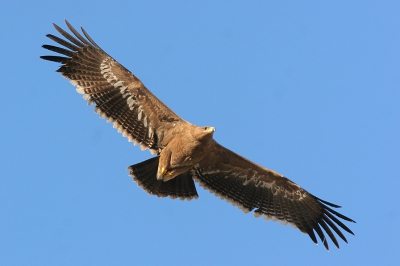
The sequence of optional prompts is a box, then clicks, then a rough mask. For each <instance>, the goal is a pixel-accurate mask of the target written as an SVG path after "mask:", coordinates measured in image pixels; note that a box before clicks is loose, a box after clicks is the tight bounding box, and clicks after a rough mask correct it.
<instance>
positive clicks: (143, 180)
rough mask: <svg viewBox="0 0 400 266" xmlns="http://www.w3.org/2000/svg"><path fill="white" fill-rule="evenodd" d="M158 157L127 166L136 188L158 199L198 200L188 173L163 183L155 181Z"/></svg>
mask: <svg viewBox="0 0 400 266" xmlns="http://www.w3.org/2000/svg"><path fill="white" fill-rule="evenodd" d="M158 160H159V157H154V158H151V159H148V160H146V161H143V162H141V163H138V164H134V165H131V166H129V167H128V168H127V169H128V171H129V172H130V173H129V175H130V176H131V177H133V181H135V182H136V183H137V184H138V186H140V187H142V188H143V189H144V190H145V191H146V192H147V193H149V194H151V195H156V196H158V197H161V198H164V197H167V196H168V197H170V198H172V199H175V198H180V199H181V200H184V199H188V200H191V199H193V198H196V199H197V198H198V197H199V196H198V195H197V191H196V187H195V185H194V181H193V178H192V176H191V174H190V171H188V172H186V173H184V174H181V175H178V176H177V177H175V178H173V179H171V180H168V181H167V182H164V181H162V180H157V178H156V176H157V168H158Z"/></svg>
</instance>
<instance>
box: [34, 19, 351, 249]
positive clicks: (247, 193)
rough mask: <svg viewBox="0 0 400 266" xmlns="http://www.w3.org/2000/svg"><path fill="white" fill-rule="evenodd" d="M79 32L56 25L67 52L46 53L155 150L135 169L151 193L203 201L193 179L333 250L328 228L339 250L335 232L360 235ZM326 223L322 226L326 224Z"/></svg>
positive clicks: (104, 111) (125, 129)
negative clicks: (179, 111) (188, 117)
mask: <svg viewBox="0 0 400 266" xmlns="http://www.w3.org/2000/svg"><path fill="white" fill-rule="evenodd" d="M66 23H67V26H68V28H69V29H70V30H71V32H72V33H73V35H74V36H72V35H70V34H69V33H67V32H66V31H64V30H63V29H61V28H60V27H58V26H57V25H55V24H54V27H55V28H56V30H57V31H58V32H59V33H61V35H62V36H64V38H65V39H67V40H64V39H61V38H59V37H56V36H54V35H51V34H48V35H47V37H49V38H50V39H52V40H53V41H55V42H57V43H59V44H60V45H62V46H64V47H65V48H67V49H64V48H60V47H56V46H51V45H43V48H46V49H48V50H51V51H54V52H56V53H59V54H62V55H64V56H65V57H64V56H41V58H43V59H46V60H50V61H54V62H58V63H61V64H62V66H61V67H60V68H59V69H58V70H57V71H58V72H61V74H62V76H64V77H65V78H67V79H68V80H69V81H70V82H71V83H72V84H73V85H74V86H77V89H76V90H77V91H78V92H79V93H81V94H83V98H84V99H86V100H88V104H89V105H91V104H93V103H94V104H95V112H96V113H98V114H100V117H102V118H107V122H113V123H114V127H115V128H117V129H118V131H119V132H121V133H122V135H123V136H125V137H128V139H129V141H133V142H134V144H135V145H136V144H140V147H141V149H142V150H144V149H150V152H152V153H155V154H156V157H153V158H151V159H149V160H146V161H144V162H141V163H138V164H135V165H132V166H130V167H128V170H129V171H130V175H131V176H132V177H133V180H134V181H136V182H137V184H138V185H139V186H140V187H142V188H143V189H144V190H145V191H147V192H148V193H149V194H152V195H156V196H159V197H167V196H168V197H171V198H180V199H188V200H190V199H193V198H197V197H198V195H197V191H196V187H195V185H194V181H193V180H196V181H197V182H199V183H200V185H201V186H203V187H204V188H205V189H208V190H210V191H211V192H212V193H214V194H216V195H217V196H219V197H221V198H222V199H225V200H227V201H228V202H231V203H232V204H233V205H236V206H238V207H239V208H240V209H242V210H243V211H244V212H250V211H253V210H254V215H255V216H256V217H259V216H263V217H264V218H265V219H267V220H268V219H271V220H273V221H276V220H278V221H280V222H282V223H284V224H287V223H289V224H290V225H292V226H293V227H295V228H298V229H299V230H300V231H301V232H303V233H306V234H308V235H309V236H310V238H311V239H312V240H313V241H314V243H318V242H317V238H316V237H315V234H314V231H315V232H316V233H317V234H318V236H319V237H320V239H321V241H322V242H323V243H324V246H325V247H326V249H329V248H328V242H327V239H326V237H325V234H324V231H325V233H326V234H328V236H329V238H330V239H331V240H332V241H333V243H334V244H335V245H336V246H337V247H338V248H339V244H338V241H337V240H336V237H335V235H334V234H333V232H332V230H333V231H334V232H335V233H336V234H337V235H338V236H339V237H340V238H342V239H343V240H344V241H345V242H346V243H347V240H346V238H345V236H344V235H343V233H342V232H341V231H340V229H339V228H342V229H344V230H345V231H347V232H348V233H350V234H353V232H352V231H351V230H350V229H349V228H348V227H347V226H346V225H344V224H343V223H342V222H341V221H340V220H339V218H340V219H343V220H346V221H349V222H354V221H353V220H352V219H350V218H348V217H346V216H344V215H342V214H340V213H338V212H336V211H334V210H333V209H332V208H330V207H333V208H339V206H337V205H334V204H332V203H329V202H326V201H323V200H321V199H319V198H317V197H315V196H313V195H312V194H310V193H308V192H307V191H306V190H304V189H302V188H301V187H300V186H298V185H297V184H295V183H294V182H292V181H290V180H289V179H287V178H286V177H284V176H282V175H281V174H278V173H277V172H275V171H272V170H270V169H267V168H264V167H262V166H259V165H257V164H255V163H253V162H251V161H249V160H247V159H246V158H243V157H241V156H240V155H237V154H235V153H234V152H232V151H230V150H228V149H226V148H224V147H223V146H221V145H219V144H218V143H217V142H216V141H215V140H214V139H213V133H214V131H215V129H214V128H213V127H198V126H195V125H193V124H190V123H189V122H187V121H185V120H183V119H181V118H180V117H179V116H178V115H176V114H175V113H174V112H173V111H171V110H170V109H169V108H168V107H167V106H166V105H164V104H163V103H162V102H161V101H160V100H158V99H157V98H156V97H155V96H154V95H153V94H152V93H151V92H150V91H149V90H148V89H147V88H146V87H145V86H144V85H143V83H142V82H141V81H140V80H139V79H138V78H136V77H135V76H134V75H133V74H132V73H131V72H129V70H127V69H126V68H124V67H123V66H122V65H120V64H119V63H118V62H117V61H115V60H114V59H113V58H112V57H110V56H109V55H108V54H107V53H105V52H104V51H103V50H102V49H101V48H100V47H99V46H98V45H97V44H96V43H95V42H94V41H93V40H92V39H91V38H90V37H89V35H88V34H87V33H86V31H85V30H84V29H83V28H82V32H83V34H84V35H85V37H86V38H84V37H83V36H81V35H80V34H79V33H78V32H77V31H76V30H75V29H74V28H73V27H72V26H71V25H70V24H69V23H68V22H67V21H66ZM321 227H322V228H321Z"/></svg>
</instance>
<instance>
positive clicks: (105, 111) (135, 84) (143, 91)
mask: <svg viewBox="0 0 400 266" xmlns="http://www.w3.org/2000/svg"><path fill="white" fill-rule="evenodd" d="M65 22H66V23H67V26H68V28H69V29H70V30H71V32H72V33H73V35H75V36H72V35H70V34H69V33H67V32H66V31H64V30H63V29H61V28H60V27H58V26H57V25H55V24H54V27H55V28H56V30H57V31H58V32H59V33H60V34H61V35H62V36H64V38H65V39H66V40H64V39H62V38H59V37H56V36H54V35H51V34H48V35H46V36H47V37H49V38H50V39H52V40H53V41H55V42H57V43H58V44H60V45H62V46H64V47H65V48H67V49H65V48H60V47H56V46H52V45H43V48H45V49H48V50H50V51H54V52H56V53H59V54H62V55H65V56H66V57H63V56H41V58H42V59H45V60H50V61H54V62H59V63H61V64H62V66H61V67H60V68H59V69H58V70H57V72H61V74H62V76H64V77H65V78H67V79H68V80H69V81H70V82H71V83H72V84H73V85H75V86H77V88H76V90H77V91H78V92H79V93H81V94H83V98H84V99H86V100H88V104H89V105H91V104H93V103H95V105H96V107H95V112H96V113H98V114H100V117H106V118H108V119H107V121H108V122H114V127H115V128H117V129H118V131H119V132H121V133H122V134H123V136H125V137H128V139H129V141H133V142H134V144H135V145H137V144H138V143H141V149H143V150H144V149H147V148H149V149H150V151H151V152H152V153H155V152H158V149H159V148H161V147H160V146H161V144H160V143H161V141H162V138H163V136H164V135H165V134H166V132H167V131H168V130H169V129H170V128H172V127H174V124H175V123H177V122H179V121H182V119H181V118H180V117H179V116H177V115H176V114H175V113H174V112H173V111H171V110H170V109H169V108H168V107H167V106H166V105H164V104H163V103H162V102H161V101H160V100H158V99H157V98H156V97H155V96H154V95H153V94H152V93H151V92H150V91H149V90H148V89H147V88H146V87H145V86H144V85H143V83H142V82H141V81H140V80H139V79H138V78H136V77H135V76H134V75H133V74H132V73H131V72H129V70H127V69H126V68H125V67H123V66H122V65H121V64H119V63H118V62H117V61H115V60H114V59H113V58H112V57H111V56H109V55H108V54H107V53H105V52H104V51H103V50H102V49H101V48H100V47H99V46H98V45H97V44H96V43H95V42H94V41H93V40H92V38H90V36H89V35H88V34H87V33H86V31H85V30H84V29H83V28H81V29H82V32H83V34H84V35H85V37H86V38H84V37H82V36H81V35H80V34H79V33H78V32H77V31H76V30H75V29H74V28H73V27H72V26H71V25H70V24H69V23H68V21H65Z"/></svg>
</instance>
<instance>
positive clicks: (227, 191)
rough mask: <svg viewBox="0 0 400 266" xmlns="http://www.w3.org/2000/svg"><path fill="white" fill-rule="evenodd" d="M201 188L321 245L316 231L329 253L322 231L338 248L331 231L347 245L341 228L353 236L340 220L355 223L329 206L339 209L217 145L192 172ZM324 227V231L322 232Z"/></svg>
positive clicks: (270, 171)
mask: <svg viewBox="0 0 400 266" xmlns="http://www.w3.org/2000/svg"><path fill="white" fill-rule="evenodd" d="M192 175H193V177H194V178H195V180H196V181H198V182H199V183H200V185H201V186H203V187H204V188H206V189H208V190H210V191H211V192H212V193H214V194H215V195H217V196H219V197H220V198H222V199H225V200H226V201H228V202H230V203H232V204H233V205H235V206H238V207H239V208H240V209H241V210H243V211H244V212H246V213H247V212H250V211H252V210H254V215H255V216H256V217H259V216H263V217H264V218H265V219H267V220H269V219H271V220H273V221H280V222H281V223H283V224H287V223H289V224H290V225H292V226H293V227H295V228H298V229H299V230H300V231H301V232H303V233H306V234H308V235H309V236H310V238H311V239H312V240H313V241H314V243H316V244H317V243H318V241H317V239H316V237H315V234H314V231H316V232H317V234H318V235H319V237H320V238H321V241H322V242H323V243H324V246H325V247H326V249H328V250H329V247H328V242H327V239H326V237H325V235H324V232H323V230H324V231H325V232H326V233H327V234H328V236H329V237H330V238H331V240H332V241H333V243H334V244H335V245H336V246H337V247H338V248H339V243H338V241H337V240H336V237H335V235H334V234H333V232H332V230H331V229H333V231H335V232H336V234H337V235H338V236H340V238H342V239H343V240H344V241H345V242H346V243H347V240H346V238H345V236H344V235H343V233H342V232H341V231H340V230H339V228H338V226H339V227H341V228H342V229H344V230H345V231H347V232H349V233H350V234H353V235H354V233H353V232H352V231H351V230H350V229H349V228H348V227H347V226H346V225H344V224H343V223H342V222H341V221H340V220H339V219H338V218H341V219H343V220H346V221H349V222H354V221H353V220H352V219H350V218H348V217H346V216H344V215H342V214H340V213H338V212H336V211H334V210H333V209H331V208H330V207H334V208H339V207H340V206H337V205H334V204H332V203H329V202H326V201H323V200H321V199H319V198H317V197H315V196H314V195H312V194H310V193H308V192H307V191H306V190H304V189H302V188H301V187H300V186H298V185H297V184H295V183H294V182H292V181H290V180H289V179H287V178H286V177H284V176H282V175H280V174H278V173H277V172H274V171H272V170H269V169H266V168H264V167H262V166H259V165H257V164H255V163H253V162H251V161H249V160H247V159H246V158H243V157H241V156H240V155H238V154H236V153H234V152H232V151H230V150H228V149H226V148H224V147H223V146H221V145H219V144H218V143H216V142H214V145H213V147H212V148H211V149H210V151H209V153H208V155H207V156H206V158H205V159H204V160H203V161H201V162H200V163H199V164H198V165H197V166H195V167H194V168H193V170H192ZM321 227H322V229H323V230H322V229H321Z"/></svg>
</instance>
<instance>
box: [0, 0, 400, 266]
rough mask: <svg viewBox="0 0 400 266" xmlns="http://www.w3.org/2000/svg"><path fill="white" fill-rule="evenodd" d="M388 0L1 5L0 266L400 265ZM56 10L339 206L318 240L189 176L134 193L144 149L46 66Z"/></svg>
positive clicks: (186, 107) (395, 80)
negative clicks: (336, 239) (180, 191)
mask: <svg viewBox="0 0 400 266" xmlns="http://www.w3.org/2000/svg"><path fill="white" fill-rule="evenodd" d="M399 3H400V2H399V1H329V2H328V1H207V2H205V1H111V2H110V1H108V2H106V1H104V2H102V3H99V2H97V1H62V2H61V1H4V2H2V16H0V23H1V37H0V46H1V51H0V53H1V64H0V72H1V78H2V82H1V88H2V89H1V93H2V97H1V98H0V111H1V114H2V123H1V126H0V127H1V138H0V160H1V163H0V173H1V185H0V217H1V218H0V264H1V265H267V264H268V265H278V264H280V265H356V264H357V265H378V264H380V265H400V255H399V253H400V248H399V238H400V230H399V226H398V225H399V223H400V206H399V203H400V196H399V189H400V181H399V179H400V170H399V166H400V141H399V135H400V126H399V118H400V115H399V114H400V103H399V102H400V75H399V74H400V73H399V71H400V38H399V36H400V35H399V34H400V21H399V18H400V4H399ZM64 18H67V19H68V20H69V21H70V22H71V23H72V24H73V25H74V26H75V27H79V26H80V25H82V26H84V27H85V29H86V30H87V31H88V32H89V34H90V35H91V37H92V38H93V39H94V40H95V41H96V42H97V43H98V44H99V45H100V46H101V47H102V48H103V49H104V50H105V51H106V52H107V53H109V54H110V55H111V56H113V57H114V58H115V59H116V60H118V61H119V62H120V63H122V64H123V65H124V66H125V67H127V68H128V69H129V70H131V71H132V72H133V73H135V74H136V75H137V76H138V77H139V78H140V79H141V80H142V81H143V82H144V84H145V85H146V86H147V87H148V88H149V89H150V90H151V91H152V92H153V93H154V94H155V95H156V96H157V97H159V99H161V100H162V101H164V102H165V103H166V104H167V105H168V106H169V107H170V108H171V109H172V110H174V111H175V112H176V113H177V114H179V115H180V116H181V117H182V118H184V119H186V120H188V121H190V122H192V123H194V124H197V125H212V126H215V127H216V129H217V131H216V133H215V135H214V136H215V139H216V140H217V141H218V142H219V143H221V144H222V145H224V146H226V147H228V148H229V149H231V150H233V151H235V152H237V153H239V154H241V155H243V156H245V157H247V158H249V159H250V160H252V161H254V162H257V163H258V164H261V165H263V166H265V167H268V168H271V169H274V170H276V171H278V172H279V173H282V174H283V175H285V176H287V177H288V178H290V179H291V180H293V181H295V182H296V183H298V184H299V185H301V186H302V187H303V188H305V189H306V190H308V191H309V192H311V193H313V194H315V195H316V196H318V197H320V198H322V199H325V200H327V201H330V202H333V203H336V204H339V205H341V206H343V208H342V209H340V212H342V213H343V214H345V215H347V216H349V217H351V218H352V219H354V220H356V221H357V223H356V224H350V223H346V224H347V225H348V226H349V227H350V228H351V229H352V230H353V231H354V232H355V234H356V236H352V235H349V234H347V233H346V237H347V239H348V241H349V244H348V245H347V244H345V243H344V242H343V241H340V244H341V249H340V250H337V249H336V248H335V247H334V246H333V244H332V242H330V246H331V251H330V252H326V251H325V249H324V247H323V245H322V244H320V245H318V246H316V245H314V244H313V243H312V242H311V240H310V239H309V237H308V236H307V235H304V234H302V233H300V232H299V231H298V230H295V229H293V228H291V227H289V226H282V225H280V224H279V223H273V222H271V221H265V220H263V219H261V218H259V219H255V218H254V217H253V215H252V214H244V213H242V212H241V211H240V210H239V209H238V208H236V207H233V206H232V205H231V204H229V203H227V202H225V201H222V200H220V199H219V198H217V197H215V196H214V195H212V194H210V193H209V192H208V191H206V190H203V189H202V188H198V192H199V195H200V197H199V199H198V200H193V201H191V202H187V201H179V200H171V199H168V198H164V199H159V198H157V197H154V196H150V195H148V194H146V193H145V192H144V191H143V190H142V189H141V188H138V187H137V185H136V184H135V183H133V182H132V180H131V179H130V177H129V176H128V172H127V170H126V167H127V166H129V165H132V164H135V163H138V162H141V161H143V160H145V159H147V158H150V156H151V155H150V153H149V152H148V151H145V152H142V151H141V150H140V149H139V148H138V147H134V146H133V145H132V144H131V143H129V142H128V141H127V139H126V138H123V137H122V136H121V135H120V134H119V133H118V132H117V131H116V130H115V129H113V128H112V125H111V124H107V123H106V122H105V120H103V119H99V118H98V115H96V114H94V112H93V107H88V106H87V104H86V102H85V101H84V100H83V99H82V97H81V96H80V95H79V94H78V93H76V91H75V88H74V87H73V86H72V85H71V84H70V83H69V82H68V81H67V80H65V79H63V78H62V77H61V76H60V74H58V73H55V70H56V69H57V68H58V66H59V65H58V64H57V63H51V62H47V61H44V60H41V59H39V56H40V55H48V54H51V52H49V51H46V50H44V49H42V48H41V45H42V44H54V43H53V42H52V41H51V40H49V39H47V38H46V37H45V35H46V34H48V33H51V34H57V33H56V30H55V29H54V28H53V26H52V24H51V23H52V22H55V23H57V24H58V25H60V26H62V27H63V28H65V23H64Z"/></svg>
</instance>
